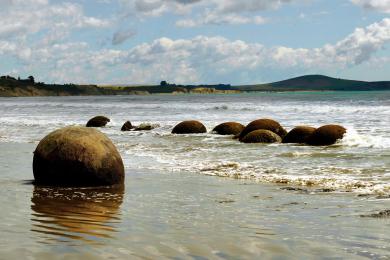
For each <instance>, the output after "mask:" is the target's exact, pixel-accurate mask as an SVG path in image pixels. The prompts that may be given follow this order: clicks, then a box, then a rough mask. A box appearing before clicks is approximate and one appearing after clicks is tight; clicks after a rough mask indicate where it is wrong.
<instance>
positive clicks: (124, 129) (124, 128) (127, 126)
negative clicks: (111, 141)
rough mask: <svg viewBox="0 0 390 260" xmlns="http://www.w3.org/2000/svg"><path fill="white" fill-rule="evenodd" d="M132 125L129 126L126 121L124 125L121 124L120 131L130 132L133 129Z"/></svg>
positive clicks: (129, 123)
mask: <svg viewBox="0 0 390 260" xmlns="http://www.w3.org/2000/svg"><path fill="white" fill-rule="evenodd" d="M133 128H134V127H133V125H132V124H131V122H130V121H127V122H126V123H124V124H123V126H122V128H121V131H131V129H133Z"/></svg>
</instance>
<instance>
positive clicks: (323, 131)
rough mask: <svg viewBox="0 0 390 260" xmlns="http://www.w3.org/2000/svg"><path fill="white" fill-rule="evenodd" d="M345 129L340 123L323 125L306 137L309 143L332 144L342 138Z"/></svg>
mask: <svg viewBox="0 0 390 260" xmlns="http://www.w3.org/2000/svg"><path fill="white" fill-rule="evenodd" d="M346 132H347V130H346V129H345V128H344V127H342V126H340V125H324V126H321V127H320V128H318V129H317V130H315V131H314V132H313V134H312V135H311V136H310V137H309V138H308V140H307V144H309V145H332V144H334V143H336V142H337V140H339V139H342V138H343V137H344V134H345V133H346Z"/></svg>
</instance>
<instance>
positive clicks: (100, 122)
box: [87, 116, 110, 127]
mask: <svg viewBox="0 0 390 260" xmlns="http://www.w3.org/2000/svg"><path fill="white" fill-rule="evenodd" d="M108 122H110V119H109V118H107V117H105V116H95V117H94V118H91V119H90V120H89V121H88V123H87V127H103V126H106V125H107V123H108Z"/></svg>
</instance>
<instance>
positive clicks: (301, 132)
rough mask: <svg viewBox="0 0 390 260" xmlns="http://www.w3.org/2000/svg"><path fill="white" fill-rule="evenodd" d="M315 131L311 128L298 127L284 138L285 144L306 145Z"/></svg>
mask: <svg viewBox="0 0 390 260" xmlns="http://www.w3.org/2000/svg"><path fill="white" fill-rule="evenodd" d="M315 130H316V128H314V127H311V126H297V127H295V128H294V129H293V130H291V131H290V132H288V134H287V135H286V136H285V137H284V138H283V143H295V144H304V143H306V142H307V140H308V139H309V137H310V136H311V135H312V134H313V133H314V131H315Z"/></svg>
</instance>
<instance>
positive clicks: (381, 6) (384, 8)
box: [351, 0, 390, 14]
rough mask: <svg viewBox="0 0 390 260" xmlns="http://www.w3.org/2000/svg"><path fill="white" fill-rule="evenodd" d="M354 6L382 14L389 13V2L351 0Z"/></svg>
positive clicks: (386, 0) (388, 0)
mask: <svg viewBox="0 0 390 260" xmlns="http://www.w3.org/2000/svg"><path fill="white" fill-rule="evenodd" d="M351 2H352V3H354V4H355V5H359V6H361V7H363V8H365V9H369V10H375V11H378V12H382V13H388V14H389V13H390V0H351Z"/></svg>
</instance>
